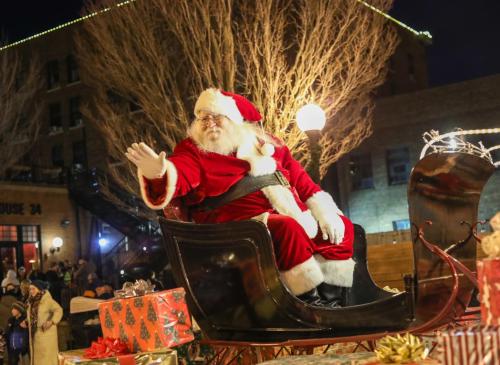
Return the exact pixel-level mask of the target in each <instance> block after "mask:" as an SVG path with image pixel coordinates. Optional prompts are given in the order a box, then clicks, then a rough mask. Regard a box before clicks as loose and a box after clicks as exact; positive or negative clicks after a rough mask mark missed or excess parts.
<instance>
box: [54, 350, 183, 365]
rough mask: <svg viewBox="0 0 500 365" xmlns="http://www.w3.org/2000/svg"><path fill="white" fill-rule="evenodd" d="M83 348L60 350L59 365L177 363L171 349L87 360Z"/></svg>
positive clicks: (169, 364)
mask: <svg viewBox="0 0 500 365" xmlns="http://www.w3.org/2000/svg"><path fill="white" fill-rule="evenodd" d="M84 351H85V350H72V351H64V352H60V353H59V355H58V358H59V365H78V364H82V365H112V364H113V365H116V364H119V365H129V364H130V365H150V364H151V365H153V364H154V365H177V353H176V351H175V350H171V349H159V350H156V351H151V352H142V353H137V354H133V355H127V356H120V357H115V358H106V359H93V360H89V359H86V358H84V357H83V353H84Z"/></svg>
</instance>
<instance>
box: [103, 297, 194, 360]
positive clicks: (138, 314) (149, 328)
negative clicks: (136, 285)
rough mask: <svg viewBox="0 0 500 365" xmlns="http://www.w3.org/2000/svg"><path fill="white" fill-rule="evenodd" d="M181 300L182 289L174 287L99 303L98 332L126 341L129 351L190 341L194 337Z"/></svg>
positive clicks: (149, 349) (148, 349)
mask: <svg viewBox="0 0 500 365" xmlns="http://www.w3.org/2000/svg"><path fill="white" fill-rule="evenodd" d="M184 297H185V291H184V289H183V288H176V289H172V290H165V291H161V292H153V293H148V294H144V295H141V296H135V297H126V298H114V299H111V300H108V301H105V302H102V303H100V304H99V318H100V320H101V328H102V333H103V335H104V336H105V337H110V338H119V339H121V340H122V341H124V342H126V343H127V345H128V347H129V350H130V351H132V352H137V351H152V350H154V349H157V348H161V347H172V346H177V345H181V344H183V343H186V342H190V341H192V340H193V338H194V337H193V332H192V331H191V316H190V315H189V312H188V310H187V305H186V302H185V300H184Z"/></svg>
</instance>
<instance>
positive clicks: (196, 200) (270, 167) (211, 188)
mask: <svg viewBox="0 0 500 365" xmlns="http://www.w3.org/2000/svg"><path fill="white" fill-rule="evenodd" d="M209 90H213V89H209ZM202 95H203V93H202ZM200 98H201V96H200ZM199 103H200V100H199V101H198V103H197V104H199ZM201 104H203V102H202V103H201ZM205 104H207V103H205ZM209 106H210V110H213V109H214V107H213V105H209ZM226 109H227V108H226ZM226 109H224V110H223V111H226ZM215 111H220V110H218V109H216V110H215ZM226 114H230V113H226ZM234 118H236V117H234V116H233V118H231V119H232V120H234ZM264 150H266V151H265V152H262V151H263V149H262V148H259V142H258V141H257V139H256V137H255V136H249V138H247V139H246V140H245V141H242V143H241V144H240V145H239V146H238V148H237V150H236V151H235V152H234V153H231V154H228V155H223V154H219V153H214V152H207V151H205V150H203V149H201V148H200V147H199V146H198V144H197V143H196V142H195V141H194V140H192V139H191V138H187V139H185V140H183V141H182V142H180V143H179V144H178V145H177V146H176V148H175V150H174V152H173V153H172V155H171V156H170V157H168V159H167V167H166V173H165V174H164V175H163V177H161V178H159V179H147V178H145V177H144V176H143V175H142V173H141V171H140V169H139V171H138V175H139V182H140V186H141V193H142V197H143V199H144V201H145V203H146V204H147V205H148V206H149V207H150V208H152V209H163V208H165V207H166V206H167V205H168V204H169V203H170V202H171V201H172V199H175V198H180V197H182V199H183V202H184V204H185V205H187V206H188V207H189V208H190V213H191V217H192V218H193V220H194V221H195V222H197V223H222V222H228V221H238V220H244V219H258V220H261V221H263V222H265V223H266V224H267V227H268V228H269V231H270V233H271V236H272V239H273V243H274V249H275V253H276V260H277V266H278V269H279V270H280V272H281V277H282V280H283V281H284V283H285V284H286V285H287V286H288V288H289V289H290V290H291V291H292V293H294V294H295V295H300V294H303V293H305V292H307V291H309V290H311V289H313V288H315V287H316V286H318V285H319V284H320V283H322V282H326V283H328V284H333V285H338V286H343V287H350V286H351V285H352V276H353V270H354V261H353V260H352V258H351V257H352V253H353V239H354V233H353V226H352V223H351V222H350V221H349V220H348V219H347V218H346V217H344V216H343V215H342V214H341V212H340V211H339V210H338V209H337V208H336V205H335V203H334V202H333V200H332V198H331V196H330V195H329V194H328V193H326V192H324V191H322V190H321V188H320V187H319V186H318V185H317V184H315V183H314V182H313V181H312V180H311V178H310V177H309V175H308V174H307V173H306V172H305V171H304V169H303V168H302V166H301V165H300V164H299V163H298V162H297V161H296V160H295V159H294V158H293V157H292V155H291V153H290V151H289V150H288V148H287V147H286V146H284V145H277V146H274V148H271V149H269V148H267V149H264ZM275 171H280V172H281V173H282V174H283V175H284V177H285V178H286V179H287V180H288V182H289V186H285V185H272V186H266V187H264V188H262V189H261V190H258V191H255V192H252V193H249V194H248V195H246V196H243V197H241V198H238V199H236V200H233V201H231V202H229V203H227V204H225V205H223V206H220V207H218V208H215V209H213V210H204V209H203V208H200V207H199V205H200V203H202V202H203V201H204V199H205V198H207V197H216V196H219V195H221V194H223V193H225V192H226V191H228V189H229V188H231V187H232V186H233V185H234V184H236V183H237V182H238V181H240V180H241V179H242V178H243V177H245V176H246V175H252V176H261V175H266V174H272V173H274V172H275ZM329 214H338V215H340V218H341V219H342V221H343V223H344V226H345V233H344V237H343V240H342V242H340V243H338V244H332V243H331V242H330V241H327V240H324V239H323V237H322V234H321V232H319V230H318V222H317V220H318V219H321V217H322V216H324V215H329Z"/></svg>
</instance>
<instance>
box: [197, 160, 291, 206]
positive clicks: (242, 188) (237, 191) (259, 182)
mask: <svg viewBox="0 0 500 365" xmlns="http://www.w3.org/2000/svg"><path fill="white" fill-rule="evenodd" d="M270 185H283V186H285V187H287V188H289V187H290V183H289V182H288V180H287V179H286V177H285V176H284V175H283V173H282V172H281V171H278V170H276V172H274V173H272V174H268V175H262V176H249V175H247V176H245V177H244V178H243V179H241V180H240V181H238V182H237V183H236V184H234V185H233V186H231V187H230V188H229V190H228V191H226V192H225V193H222V194H221V195H217V196H213V197H208V198H205V200H203V201H202V202H201V203H200V204H199V205H196V206H195V207H193V208H194V209H199V210H203V211H207V210H213V209H216V208H219V207H221V206H223V205H225V204H227V203H229V202H232V201H233V200H236V199H238V198H241V197H244V196H245V195H248V194H250V193H253V192H254V191H257V190H260V189H262V188H264V187H266V186H270Z"/></svg>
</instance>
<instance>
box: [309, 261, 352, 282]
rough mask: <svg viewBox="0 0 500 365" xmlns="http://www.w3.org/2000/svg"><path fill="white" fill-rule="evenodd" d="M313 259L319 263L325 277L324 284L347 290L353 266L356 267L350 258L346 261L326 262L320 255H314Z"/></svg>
mask: <svg viewBox="0 0 500 365" xmlns="http://www.w3.org/2000/svg"><path fill="white" fill-rule="evenodd" d="M314 258H315V259H316V261H317V262H318V263H319V266H320V268H321V271H322V273H323V275H324V277H325V283H327V284H331V285H337V286H344V287H349V288H350V287H351V286H352V281H353V276H354V266H355V265H356V262H355V261H354V260H353V259H352V258H350V259H347V260H327V259H325V258H324V257H323V256H321V255H314Z"/></svg>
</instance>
